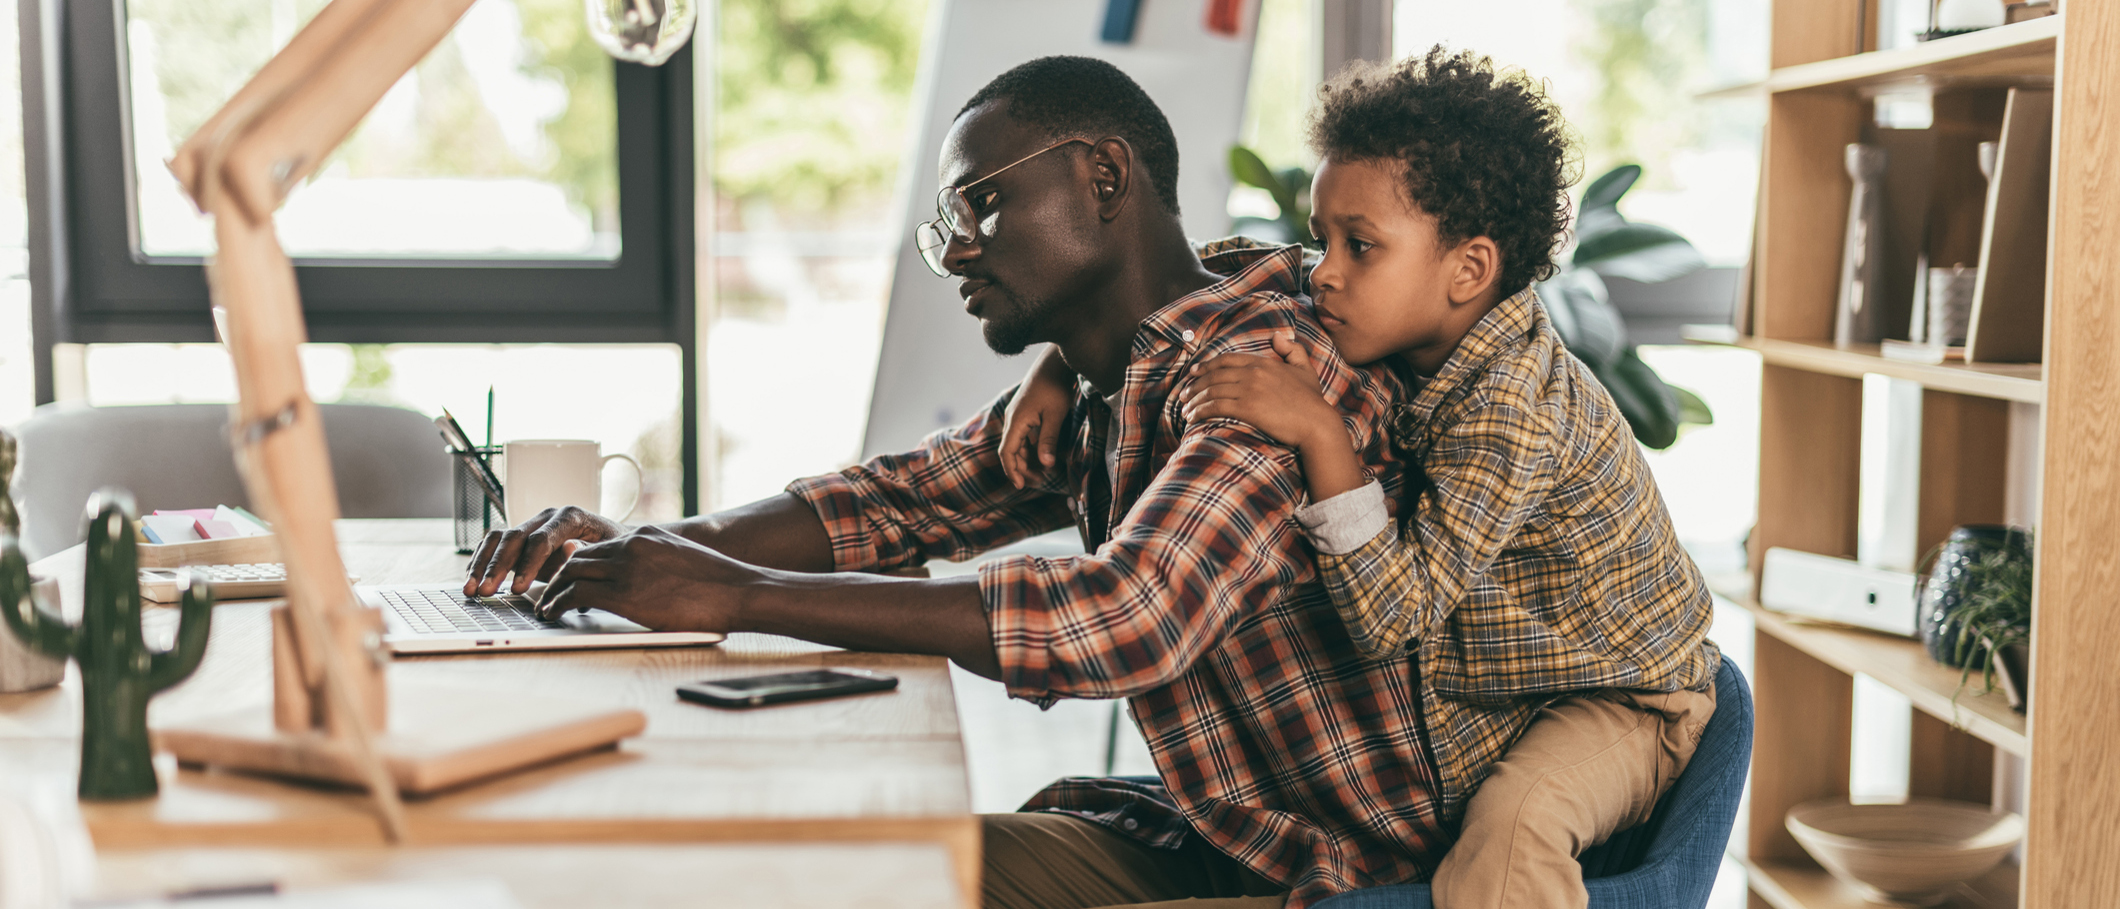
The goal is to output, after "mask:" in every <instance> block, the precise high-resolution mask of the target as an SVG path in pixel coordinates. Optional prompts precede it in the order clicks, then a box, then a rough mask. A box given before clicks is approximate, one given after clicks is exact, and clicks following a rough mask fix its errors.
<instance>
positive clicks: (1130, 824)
mask: <svg viewBox="0 0 2120 909" xmlns="http://www.w3.org/2000/svg"><path fill="white" fill-rule="evenodd" d="M1186 334H1192V332H1186ZM1119 826H1121V827H1125V828H1126V829H1128V830H1139V829H1141V822H1140V821H1137V820H1134V819H1133V818H1127V819H1126V820H1124V821H1121V822H1119Z"/></svg>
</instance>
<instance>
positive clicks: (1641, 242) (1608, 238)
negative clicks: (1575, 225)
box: [1571, 221, 1698, 266]
mask: <svg viewBox="0 0 2120 909" xmlns="http://www.w3.org/2000/svg"><path fill="white" fill-rule="evenodd" d="M1659 246H1682V247H1685V248H1687V249H1691V248H1692V247H1693V244H1691V243H1688V242H1686V238H1685V237H1682V236H1679V234H1678V232H1677V231H1675V230H1672V229H1670V228H1668V227H1658V226H1656V225H1654V224H1637V223H1635V222H1632V221H1628V222H1625V223H1621V224H1615V225H1612V226H1610V227H1609V228H1606V229H1602V230H1597V231H1579V232H1578V233H1577V234H1576V246H1575V258H1574V259H1573V260H1571V261H1572V262H1573V264H1575V265H1585V266H1596V265H1599V264H1601V263H1604V262H1606V261H1608V260H1611V259H1616V258H1619V257H1621V256H1624V255H1628V254H1630V253H1636V252H1640V251H1642V250H1645V249H1654V248H1656V247H1659ZM1695 255H1696V256H1697V255H1698V253H1696V254H1695Z"/></svg>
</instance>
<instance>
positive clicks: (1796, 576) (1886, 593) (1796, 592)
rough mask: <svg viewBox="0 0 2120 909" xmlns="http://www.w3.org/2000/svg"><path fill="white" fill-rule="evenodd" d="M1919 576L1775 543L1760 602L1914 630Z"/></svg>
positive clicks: (1798, 611)
mask: <svg viewBox="0 0 2120 909" xmlns="http://www.w3.org/2000/svg"><path fill="white" fill-rule="evenodd" d="M1914 590H1915V578H1914V575H1913V574H1912V573H1910V572H1905V571H1888V570H1885V569H1882V568H1869V567H1866V566H1864V565H1862V564H1860V563H1857V562H1853V561H1850V560H1848V559H1836V558H1833V557H1831V556H1822V555H1815V554H1813V553H1808V552H1798V551H1796V550H1794V549H1782V548H1780V547H1778V546H1777V547H1775V548H1773V549H1769V550H1767V564H1766V567H1765V570H1764V571H1762V572H1761V577H1760V583H1759V605H1761V606H1765V607H1766V608H1768V609H1772V610H1775V611H1776V612H1787V613H1793V614H1795V615H1801V616H1808V617H1810V618H1814V619H1824V620H1826V621H1828V622H1839V623H1841V624H1843V625H1856V626H1859V627H1863V628H1870V629H1874V630H1877V631H1884V632H1890V633H1892V634H1903V635H1908V636H1912V635H1913V634H1914V631H1915V628H1914Z"/></svg>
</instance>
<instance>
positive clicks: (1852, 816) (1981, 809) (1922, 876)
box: [1787, 799, 2024, 906]
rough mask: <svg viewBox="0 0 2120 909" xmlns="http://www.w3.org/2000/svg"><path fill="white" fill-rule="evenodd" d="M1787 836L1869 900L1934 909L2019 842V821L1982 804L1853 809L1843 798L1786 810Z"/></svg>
mask: <svg viewBox="0 0 2120 909" xmlns="http://www.w3.org/2000/svg"><path fill="white" fill-rule="evenodd" d="M1787 823H1788V827H1789V833H1790V835H1792V836H1794V837H1796V841H1797V842H1798V843H1801V844H1802V845H1803V848H1804V850H1805V851H1806V852H1809V853H1811V857H1812V858H1815V859H1817V860H1818V863H1819V864H1821V865H1824V866H1825V868H1826V870H1827V871H1830V872H1832V873H1833V876H1834V877H1837V878H1839V879H1841V880H1843V881H1846V882H1847V883H1849V884H1851V885H1853V886H1854V887H1855V888H1856V889H1857V890H1860V891H1862V894H1863V896H1865V897H1868V898H1869V899H1871V900H1874V901H1877V902H1883V903H1889V904H1893V905H1900V906H1934V905H1936V904H1938V903H1941V902H1943V901H1944V899H1945V898H1946V897H1948V896H1949V895H1950V890H1951V885H1953V884H1956V883H1958V882H1960V881H1968V880H1972V879H1973V878H1976V877H1979V876H1981V875H1983V874H1986V873H1987V872H1988V871H1989V870H1990V869H1992V868H1994V867H1995V866H1996V865H1997V864H1999V863H2000V862H2001V861H2002V858H2003V856H2005V855H2008V854H2009V851H2010V850H2011V849H2013V848H2015V847H2016V846H2017V841H2019V840H2021V839H2023V838H2024V818H2023V817H2021V816H2018V815H2015V814H2007V813H2004V814H1996V813H1994V812H1992V811H1990V810H1988V807H1987V806H1986V805H1976V804H1973V803H1971V802H1952V801H1945V800H1942V799H1910V800H1908V801H1907V802H1905V803H1904V804H1896V805H1884V804H1880V805H1851V804H1849V803H1848V801H1847V800H1846V799H1824V800H1821V801H1816V802H1805V803H1803V804H1801V805H1798V806H1796V807H1794V808H1791V809H1789V815H1788V819H1787Z"/></svg>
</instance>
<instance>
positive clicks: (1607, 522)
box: [1318, 290, 1721, 821]
mask: <svg viewBox="0 0 2120 909" xmlns="http://www.w3.org/2000/svg"><path fill="white" fill-rule="evenodd" d="M1409 394H1410V400H1408V401H1404V402H1401V403H1400V404H1398V405H1397V406H1396V407H1394V408H1393V411H1392V415H1391V419H1390V422H1391V435H1392V439H1393V441H1394V443H1395V444H1396V445H1397V447H1398V448H1399V450H1400V452H1401V454H1402V456H1403V457H1404V458H1405V461H1406V463H1407V464H1408V465H1409V469H1408V470H1407V474H1406V480H1405V488H1404V491H1403V495H1402V502H1401V503H1400V505H1399V508H1398V512H1399V513H1398V516H1397V520H1396V523H1397V524H1398V527H1397V528H1396V531H1395V532H1394V530H1393V529H1391V528H1386V529H1385V530H1384V531H1383V532H1381V533H1378V534H1376V535H1375V536H1374V537H1373V538H1370V539H1369V540H1368V542H1366V543H1362V544H1360V545H1359V546H1356V547H1355V548H1354V549H1352V550H1351V551H1347V552H1344V553H1342V554H1338V555H1333V554H1327V553H1325V552H1324V551H1323V549H1322V548H1321V549H1320V552H1319V556H1318V568H1319V570H1320V573H1321V574H1322V575H1323V579H1324V581H1325V586H1326V590H1327V591H1328V592H1329V593H1330V595H1331V597H1332V601H1333V605H1334V606H1335V607H1336V608H1337V609H1338V610H1339V612H1340V616H1341V618H1342V619H1343V620H1344V621H1345V622H1346V624H1347V627H1348V632H1349V634H1350V635H1351V636H1352V637H1353V639H1354V642H1355V644H1356V646H1357V647H1359V648H1361V649H1362V650H1363V651H1364V652H1365V653H1367V654H1369V655H1370V656H1372V657H1379V658H1390V657H1399V658H1403V657H1402V656H1400V655H1401V654H1404V653H1405V652H1406V651H1408V650H1411V651H1413V654H1414V655H1415V657H1416V660H1417V664H1418V666H1419V671H1420V675H1421V678H1422V680H1423V681H1424V682H1425V683H1426V684H1424V685H1423V686H1422V695H1421V700H1422V709H1423V711H1424V712H1425V716H1426V726H1427V729H1428V735H1429V740H1430V747H1431V748H1432V749H1433V751H1434V754H1435V761H1436V766H1437V769H1438V770H1439V771H1440V776H1441V780H1440V783H1441V789H1442V791H1441V793H1440V795H1441V800H1442V804H1441V806H1440V809H1441V814H1442V816H1443V817H1445V818H1448V819H1451V820H1452V821H1454V820H1455V819H1456V818H1458V817H1459V816H1461V812H1462V811H1463V809H1464V804H1465V800H1466V799H1467V798H1469V797H1470V796H1471V794H1472V792H1473V791H1474V790H1475V789H1477V788H1478V787H1479V784H1480V782H1481V781H1482V780H1484V779H1486V776H1487V772H1488V769H1489V768H1490V767H1491V766H1492V765H1493V764H1494V762H1495V760H1496V759H1498V758H1500V757H1501V756H1502V753H1503V752H1505V751H1507V750H1508V748H1509V746H1510V744H1511V743H1513V742H1515V741H1516V738H1517V736H1518V735H1520V734H1522V732H1523V731H1524V729H1525V728H1526V727H1528V726H1529V725H1530V724H1531V721H1532V720H1533V718H1535V717H1536V716H1537V714H1538V711H1539V710H1540V708H1542V707H1543V706H1545V705H1546V704H1547V703H1549V702H1551V701H1552V700H1553V699H1554V698H1556V697H1558V696H1560V695H1563V694H1566V693H1568V692H1573V691H1580V690H1584V689H1597V688H1630V689H1644V690H1651V691H1676V690H1679V689H1691V690H1704V689H1706V688H1707V686H1708V684H1709V682H1710V681H1711V680H1712V679H1713V678H1714V675H1715V670H1716V668H1717V667H1718V666H1719V665H1720V664H1721V655H1720V653H1719V652H1718V651H1717V650H1716V647H1715V645H1714V643H1712V642H1710V641H1709V640H1708V639H1707V632H1708V624H1709V620H1710V617H1711V616H1710V613H1711V610H1712V608H1713V606H1712V601H1711V599H1710V597H1709V594H1708V589H1707V586H1706V584H1705V583H1704V582H1703V580H1702V578H1701V575H1700V571H1699V569H1698V568H1696V567H1695V566H1694V564H1693V560H1692V559H1691V558H1690V557H1688V556H1687V555H1686V553H1685V550H1684V549H1682V548H1680V546H1679V543H1678V537H1677V535H1676V534H1675V533H1674V532H1673V531H1672V528H1671V519H1670V516H1669V515H1668V514H1667V513H1666V512H1665V510H1664V503H1663V499H1662V497H1661V496H1659V495H1658V494H1657V490H1656V482H1655V479H1654V478H1653V477H1652V476H1651V475H1650V473H1649V466H1648V464H1647V463H1646V462H1645V461H1644V460H1643V459H1642V455H1641V450H1640V449H1639V447H1637V446H1636V444H1635V442H1634V437H1633V434H1632V433H1631V432H1630V431H1629V429H1628V426H1627V421H1626V419H1625V418H1624V417H1622V416H1621V415H1620V412H1619V408H1618V406H1617V405H1615V404H1614V403H1613V401H1612V396H1611V395H1610V394H1608V393H1607V392H1606V391H1605V388H1604V386H1603V385H1601V384H1599V382H1598V381H1597V379H1596V378H1595V377H1593V376H1592V375H1591V374H1590V370H1589V369H1588V368H1587V367H1585V366H1584V365H1583V364H1582V362H1581V361H1579V360H1577V359H1576V358H1575V357H1574V356H1572V355H1570V354H1569V353H1568V351H1567V348H1566V347H1564V346H1562V344H1561V340H1560V336H1559V335H1558V334H1557V333H1556V332H1555V331H1554V329H1553V324H1552V323H1551V322H1550V321H1548V319H1547V316H1546V311H1545V308H1544V307H1543V306H1542V305H1541V304H1540V303H1539V301H1538V296H1537V294H1536V293H1534V292H1533V291H1530V290H1526V291H1524V292H1523V293H1520V294H1517V295H1516V296H1513V297H1511V298H1509V299H1508V300H1505V301H1503V302H1502V303H1501V304H1499V305H1497V306H1496V307H1495V308H1494V310H1493V311H1491V312H1489V313H1488V314H1487V315H1486V316H1485V317H1484V318H1483V319H1482V320H1481V321H1480V322H1479V324H1478V325H1476V326H1475V327H1474V328H1473V329H1472V331H1471V332H1470V333H1469V334H1467V335H1466V336H1465V339H1464V340H1463V341H1462V342H1460V343H1459V345H1458V348H1457V350H1456V352H1454V353H1453V354H1452V355H1451V357H1450V359H1449V361H1448V362H1447V363H1445V364H1444V366H1443V368H1442V369H1441V370H1440V371H1439V372H1438V373H1437V374H1436V376H1435V377H1434V378H1432V379H1429V380H1427V381H1425V382H1421V383H1419V387H1418V388H1416V389H1413V390H1412V391H1410V392H1409Z"/></svg>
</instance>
